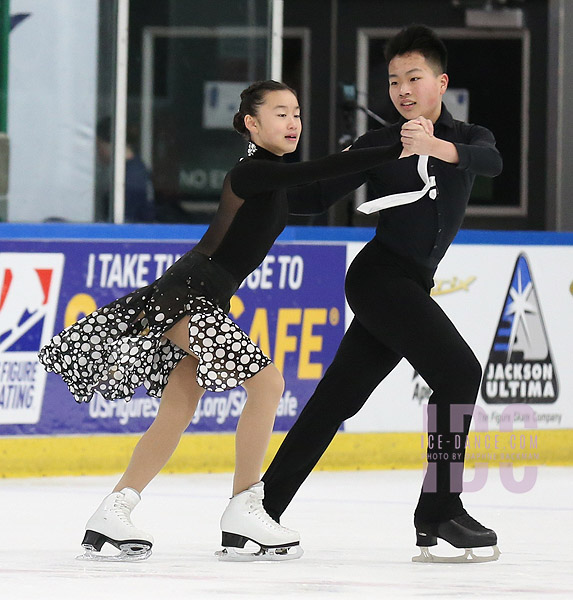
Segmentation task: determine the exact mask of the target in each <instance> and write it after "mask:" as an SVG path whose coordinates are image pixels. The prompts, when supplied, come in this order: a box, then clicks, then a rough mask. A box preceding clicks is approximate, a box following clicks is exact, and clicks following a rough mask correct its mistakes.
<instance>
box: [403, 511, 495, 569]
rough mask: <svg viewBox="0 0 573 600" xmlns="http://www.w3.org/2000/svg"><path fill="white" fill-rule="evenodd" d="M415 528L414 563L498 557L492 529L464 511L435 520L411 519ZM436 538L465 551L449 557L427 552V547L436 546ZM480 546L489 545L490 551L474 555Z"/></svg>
mask: <svg viewBox="0 0 573 600" xmlns="http://www.w3.org/2000/svg"><path fill="white" fill-rule="evenodd" d="M415 527H416V545H417V546H419V547H420V555H419V556H414V557H413V558H412V560H413V561H414V562H489V561H493V560H497V559H498V558H499V555H500V552H499V549H498V547H497V535H496V533H495V531H493V530H492V529H487V527H484V526H483V525H482V524H481V523H478V522H477V521H476V520H475V519H474V518H473V517H470V515H468V514H467V513H464V514H463V515H460V516H459V517H455V518H453V519H450V520H448V521H441V522H438V523H420V522H415ZM438 538H440V539H442V540H445V541H446V542H448V544H451V545H452V546H454V548H464V549H465V553H464V554H462V555H459V556H452V557H449V556H435V555H433V554H431V553H430V551H429V549H428V548H429V546H436V545H437V543H438ZM484 547H490V548H492V554H489V555H486V556H482V555H477V554H475V552H474V549H475V548H484Z"/></svg>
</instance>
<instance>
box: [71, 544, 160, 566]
mask: <svg viewBox="0 0 573 600" xmlns="http://www.w3.org/2000/svg"><path fill="white" fill-rule="evenodd" d="M84 550H85V552H84V553H83V554H80V555H79V556H76V560H85V561H95V562H137V561H141V560H146V559H148V558H149V557H150V556H151V548H150V547H149V546H141V545H138V546H137V549H134V546H133V545H132V544H121V545H120V546H119V550H120V552H119V554H112V555H110V554H101V553H100V552H98V551H97V550H96V549H95V548H94V547H93V546H90V545H89V544H86V545H84Z"/></svg>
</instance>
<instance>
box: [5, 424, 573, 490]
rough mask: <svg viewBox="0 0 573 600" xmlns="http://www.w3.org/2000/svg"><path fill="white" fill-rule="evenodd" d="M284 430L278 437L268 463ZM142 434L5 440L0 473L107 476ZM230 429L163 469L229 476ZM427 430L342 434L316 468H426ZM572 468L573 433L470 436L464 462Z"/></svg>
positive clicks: (194, 439)
mask: <svg viewBox="0 0 573 600" xmlns="http://www.w3.org/2000/svg"><path fill="white" fill-rule="evenodd" d="M284 436H285V434H284V433H275V434H273V436H272V439H271V443H270V445H269V450H268V452H267V456H266V459H265V468H266V466H267V465H268V464H269V462H270V460H271V459H272V457H273V456H274V455H275V453H276V451H277V450H278V447H279V446H280V443H281V442H282V440H283V439H284ZM139 438H140V435H113V436H107V435H93V436H83V437H76V436H73V437H72V436H70V437H68V436H58V437H40V438H37V437H27V438H9V439H6V438H0V477H2V478H6V477H47V476H66V475H75V476H77V475H108V474H113V473H120V472H122V471H123V470H124V469H125V467H126V466H127V464H128V462H129V459H130V456H131V453H132V451H133V448H134V447H135V445H136V444H137V442H138V440H139ZM234 448H235V437H234V434H230V433H215V434H197V433H191V434H185V435H184V436H183V437H182V439H181V442H180V444H179V446H178V448H177V450H176V451H175V454H174V455H173V457H172V458H171V460H170V461H169V462H168V463H167V465H166V466H165V468H164V469H163V472H164V473H224V472H231V471H233V468H234V452H235V450H234ZM425 452H426V451H425V436H424V435H423V434H422V433H339V434H337V435H336V437H335V438H334V440H333V442H332V444H331V445H330V447H329V448H328V450H327V451H326V453H325V455H324V456H323V457H322V459H321V460H320V462H319V463H318V465H317V467H316V468H317V469H318V470H340V471H344V470H376V469H422V468H423V466H424V464H425ZM476 465H480V466H483V465H487V466H488V467H492V468H497V467H499V466H500V465H513V466H516V467H520V466H536V465H549V466H567V465H573V430H571V429H552V430H548V429H535V430H519V431H515V432H499V431H489V432H480V433H473V432H471V433H470V436H469V447H468V449H467V450H466V466H468V467H475V466H476Z"/></svg>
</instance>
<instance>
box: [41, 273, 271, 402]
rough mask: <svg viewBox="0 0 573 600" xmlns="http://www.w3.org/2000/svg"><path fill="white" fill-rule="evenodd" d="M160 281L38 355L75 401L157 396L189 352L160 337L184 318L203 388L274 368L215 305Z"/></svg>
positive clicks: (94, 316) (224, 386) (234, 383)
mask: <svg viewBox="0 0 573 600" xmlns="http://www.w3.org/2000/svg"><path fill="white" fill-rule="evenodd" d="M158 282H161V279H160V280H158ZM158 282H156V283H155V284H153V285H151V286H148V287H145V288H141V289H140V290H137V291H136V292H133V293H132V294H129V295H127V296H124V297H123V298H120V299H118V300H115V301H114V302H112V303H111V304H108V305H107V306H104V307H103V308H100V309H98V310H96V311H95V312H93V313H92V314H90V315H88V316H86V317H84V318H83V319H81V320H80V321H78V322H77V323H75V324H73V325H71V326H70V327H68V328H67V329H65V330H64V331H62V332H61V333H60V334H59V335H56V336H55V337H54V338H52V340H51V341H50V342H49V343H48V344H47V345H46V346H44V347H43V348H42V349H41V350H40V354H39V359H40V362H41V363H42V364H43V365H44V367H45V368H46V370H48V371H53V372H54V373H58V374H59V375H61V377H62V379H63V380H64V381H65V382H66V384H67V385H68V387H69V389H70V392H71V393H72V394H73V396H74V397H75V399H76V401H77V402H89V401H90V400H91V398H92V396H93V394H94V392H99V393H100V394H101V395H102V396H103V397H104V398H106V399H108V400H118V399H125V400H130V399H131V397H132V396H133V394H134V392H135V389H136V388H137V387H139V386H141V385H143V386H144V387H145V389H146V390H147V393H148V394H149V395H150V396H154V397H157V398H159V397H161V394H162V392H163V389H164V388H165V386H166V384H167V380H168V377H169V373H170V372H171V371H172V370H173V369H174V368H175V367H176V366H177V364H178V363H179V361H180V360H181V359H182V358H184V357H185V356H186V355H187V353H186V352H185V351H184V350H182V349H181V348H179V347H178V346H176V345H174V344H173V343H172V342H170V341H169V340H168V339H166V338H165V337H163V333H164V332H165V331H166V330H167V329H169V328H171V327H172V326H173V325H174V323H176V322H177V321H178V320H179V319H181V318H183V317H185V316H186V315H189V347H190V349H191V352H192V353H193V354H194V355H195V356H197V357H198V359H199V366H198V369H197V382H198V384H199V385H200V386H201V387H203V388H205V389H207V390H211V391H217V392H220V391H225V390H229V389H232V388H234V387H236V386H238V385H241V384H242V383H244V382H245V381H246V380H247V379H248V378H249V377H252V376H253V375H254V374H256V373H258V372H259V371H260V370H261V369H263V368H264V367H266V366H267V365H269V364H270V363H271V361H270V359H269V358H268V357H267V356H265V355H264V354H263V353H262V351H261V350H260V349H259V348H258V347H257V346H256V345H255V344H253V342H252V341H251V340H250V338H249V337H248V336H247V334H246V333H245V332H243V331H242V330H241V329H240V328H239V326H238V325H237V324H236V323H234V322H233V321H232V320H231V319H230V318H229V317H228V316H227V315H226V314H225V312H224V311H223V310H222V309H221V308H220V307H218V306H217V305H215V304H214V303H212V302H210V301H209V300H207V299H206V298H204V297H201V296H195V295H193V294H191V293H189V290H182V289H181V288H180V286H179V287H178V286H162V285H157V283H158ZM177 294H179V295H177Z"/></svg>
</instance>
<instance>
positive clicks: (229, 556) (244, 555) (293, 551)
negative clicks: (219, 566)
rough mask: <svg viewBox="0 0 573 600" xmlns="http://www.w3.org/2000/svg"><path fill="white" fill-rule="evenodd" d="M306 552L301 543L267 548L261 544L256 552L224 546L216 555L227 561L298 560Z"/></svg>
mask: <svg viewBox="0 0 573 600" xmlns="http://www.w3.org/2000/svg"><path fill="white" fill-rule="evenodd" d="M303 554H304V551H303V549H302V548H301V546H300V545H299V544H297V545H295V546H280V547H277V548H266V547H264V546H261V547H260V549H259V550H258V551H256V552H249V551H248V550H243V551H241V549H237V548H229V547H227V548H223V550H218V551H217V552H215V556H217V557H218V558H219V560H221V561H225V562H253V561H257V560H266V561H279V560H296V559H297V558H300V557H301V556H302V555H303Z"/></svg>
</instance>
